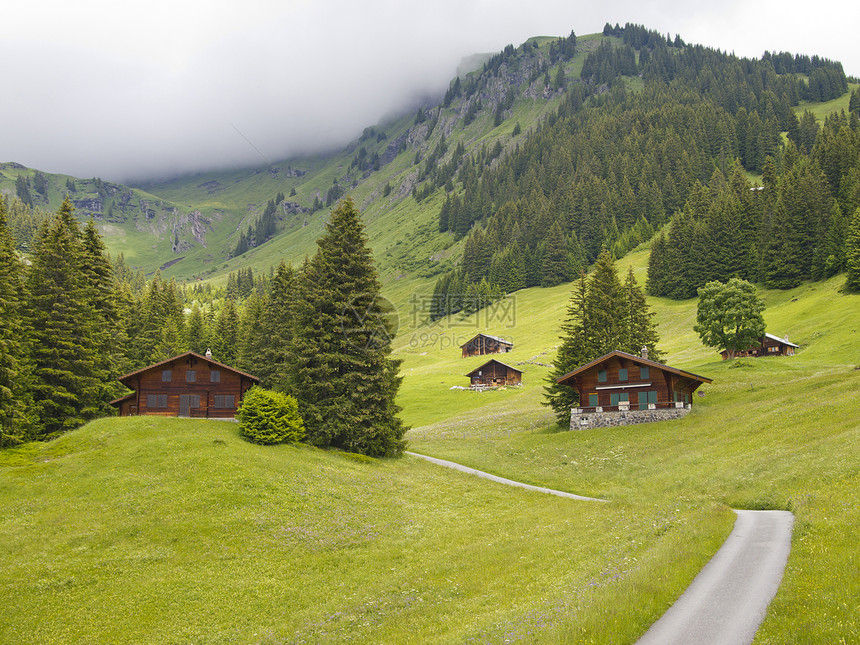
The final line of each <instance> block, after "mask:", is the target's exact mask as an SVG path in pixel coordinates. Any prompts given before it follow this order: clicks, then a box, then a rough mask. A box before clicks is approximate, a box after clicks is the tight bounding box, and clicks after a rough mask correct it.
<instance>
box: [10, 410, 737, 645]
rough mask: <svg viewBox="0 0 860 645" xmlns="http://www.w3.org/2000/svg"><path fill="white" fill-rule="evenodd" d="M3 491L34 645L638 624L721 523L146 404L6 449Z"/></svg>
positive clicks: (434, 635)
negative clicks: (134, 412)
mask: <svg viewBox="0 0 860 645" xmlns="http://www.w3.org/2000/svg"><path fill="white" fill-rule="evenodd" d="M0 508H2V511H0V540H2V543H3V545H4V557H3V559H2V563H0V594H2V597H3V599H4V605H5V612H4V620H3V621H0V642H6V643H13V642H14V643H39V644H43V643H70V642H86V643H112V644H113V643H164V642H171V643H302V642H314V643H317V642H321V643H322V642H345V641H350V642H367V643H383V642H385V643H410V642H411V643H427V642H442V643H460V642H464V641H469V640H476V641H478V642H503V641H505V640H506V639H515V640H520V641H525V642H530V641H542V640H544V635H545V634H546V633H547V631H548V630H549V631H550V632H552V630H554V629H557V628H559V627H561V626H564V625H568V624H570V621H571V620H575V622H576V625H577V629H579V628H581V629H583V630H585V631H586V632H587V633H589V634H594V635H597V637H598V639H599V640H600V641H601V642H618V641H617V639H619V638H621V639H624V640H626V641H629V640H630V639H631V638H633V636H634V635H635V634H636V633H637V632H638V631H641V629H642V628H644V626H646V625H647V624H649V623H650V622H651V621H653V620H654V619H655V618H656V617H657V616H658V615H659V612H660V609H661V607H662V605H664V604H665V603H666V602H668V599H669V598H668V596H667V591H666V590H667V589H669V590H671V589H674V588H675V587H677V586H678V585H679V584H680V582H679V581H680V580H684V579H686V578H688V577H689V576H691V575H693V574H694V573H695V571H696V570H697V569H698V568H699V567H700V566H701V565H702V564H703V562H704V561H706V559H707V557H708V556H709V554H710V553H712V552H713V550H714V549H715V548H716V547H717V546H718V544H719V542H720V541H721V540H722V539H723V537H724V536H725V534H726V533H727V531H728V530H729V527H730V524H731V514H730V513H728V512H727V511H726V510H725V509H724V508H721V507H720V506H719V505H716V504H704V505H699V506H698V508H696V509H694V510H690V511H687V512H686V513H685V514H684V516H683V520H684V521H683V522H682V521H680V519H679V516H678V513H677V506H676V504H675V503H666V502H665V501H663V500H660V501H659V503H655V504H653V505H650V506H649V507H648V508H633V507H631V506H629V505H627V504H624V503H615V504H600V503H588V502H572V501H570V500H564V499H560V498H556V497H553V496H549V495H543V494H539V493H530V492H528V491H520V490H517V489H511V488H509V487H502V486H499V485H497V484H494V483H492V482H486V481H484V480H480V479H477V478H475V477H470V476H467V475H462V474H459V473H455V472H453V471H449V470H447V469H443V468H439V467H437V466H434V465H432V464H427V463H425V462H423V461H421V460H418V459H414V458H404V459H401V460H387V461H373V460H368V459H360V460H359V459H351V458H347V457H346V456H343V455H341V454H337V453H328V452H323V451H320V450H316V449H311V448H307V447H299V448H295V447H287V446H279V447H267V448H264V447H259V446H254V445H251V444H248V443H245V442H243V441H241V440H240V439H239V438H238V433H237V428H236V426H235V425H234V424H231V423H228V422H207V421H198V420H195V421H192V420H178V419H167V420H165V419H152V418H132V419H104V420H101V421H98V422H94V423H91V424H89V425H87V426H85V427H83V428H81V429H79V430H76V431H74V432H71V433H69V434H67V435H65V436H63V437H62V438H60V439H58V440H57V441H55V442H52V443H49V444H32V445H28V446H24V447H22V448H18V449H14V450H6V451H3V452H2V453H0ZM678 557H680V558H681V563H680V566H677V567H673V566H670V565H671V564H672V562H673V560H674V559H675V558H678ZM544 642H546V641H545V640H544Z"/></svg>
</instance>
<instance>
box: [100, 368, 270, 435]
mask: <svg viewBox="0 0 860 645" xmlns="http://www.w3.org/2000/svg"><path fill="white" fill-rule="evenodd" d="M208 353H209V352H207V354H208ZM119 381H120V383H122V384H123V385H125V386H126V387H127V388H129V389H131V390H134V392H132V393H131V394H127V395H126V396H123V397H120V398H118V399H116V400H114V401H111V405H113V406H115V407H117V408H119V415H120V416H121V417H128V416H136V415H139V414H151V415H158V416H164V417H195V418H206V419H223V418H232V417H235V416H236V409H237V408H238V407H239V403H240V401H241V400H242V397H243V396H244V395H245V392H247V391H248V390H249V389H250V388H251V386H252V385H256V384H258V383H259V382H260V379H258V378H257V377H256V376H252V375H251V374H246V373H245V372H240V371H239V370H237V369H235V368H233V367H230V366H229V365H224V364H223V363H219V362H218V361H215V360H212V358H211V357H209V356H201V355H200V354H196V353H195V352H185V353H184V354H180V355H179V356H174V357H173V358H169V359H167V360H166V361H161V362H160V363H156V364H155V365H150V366H149V367H144V368H143V369H139V370H137V371H135V372H131V373H130V374H126V375H125V376H121V377H119Z"/></svg>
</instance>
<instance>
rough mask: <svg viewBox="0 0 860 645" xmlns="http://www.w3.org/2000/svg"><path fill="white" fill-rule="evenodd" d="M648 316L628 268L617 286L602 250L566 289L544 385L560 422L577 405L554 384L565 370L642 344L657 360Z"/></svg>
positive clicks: (571, 390)
mask: <svg viewBox="0 0 860 645" xmlns="http://www.w3.org/2000/svg"><path fill="white" fill-rule="evenodd" d="M653 316H654V314H653V313H651V312H650V311H649V309H648V303H647V302H646V300H645V295H644V294H643V292H642V289H641V288H640V287H639V284H638V283H637V282H636V277H635V276H634V275H633V270H632V269H631V270H629V271H628V273H627V278H626V280H625V282H624V284H623V285H622V284H621V282H620V281H619V279H618V272H617V270H616V268H615V261H614V260H613V259H612V255H611V254H610V253H609V252H608V251H606V250H603V251H602V252H601V253H600V255H599V256H598V258H597V262H596V263H595V266H594V271H593V273H592V275H591V277H590V278H586V275H585V273H584V272H583V273H582V274H581V275H580V278H579V280H578V281H577V283H576V286H575V287H574V289H573V292H572V293H571V297H570V301H569V302H568V305H567V317H566V319H565V322H564V324H563V325H562V328H561V330H562V337H561V345H560V346H559V348H558V354H557V355H556V359H555V361H554V362H553V365H554V367H553V370H552V372H551V373H550V375H549V377H548V378H547V385H546V386H545V387H544V405H548V406H550V407H552V409H553V411H554V412H555V414H556V419H557V420H558V423H559V424H561V425H564V424H566V423H568V422H569V421H570V409H571V407H573V406H574V405H576V404H578V403H579V400H578V394H577V392H576V390H575V389H574V388H572V387H569V386H567V385H559V384H558V383H557V380H558V379H559V378H561V377H562V376H564V375H565V374H567V373H569V372H571V371H572V370H574V369H575V368H577V367H579V366H580V365H584V364H585V363H588V362H589V361H593V360H594V359H595V358H599V357H600V356H603V355H604V354H608V353H609V352H611V351H613V350H616V349H619V350H621V351H625V352H628V353H630V354H639V352H640V351H641V349H642V347H643V346H644V347H647V348H648V351H649V358H650V359H651V360H660V357H661V354H660V351H659V350H658V349H657V343H658V342H659V336H658V334H657V328H656V325H655V324H654V321H653V320H652V318H653Z"/></svg>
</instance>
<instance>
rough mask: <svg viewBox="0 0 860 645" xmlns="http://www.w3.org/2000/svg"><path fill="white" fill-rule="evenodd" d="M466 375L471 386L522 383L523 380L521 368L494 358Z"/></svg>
mask: <svg viewBox="0 0 860 645" xmlns="http://www.w3.org/2000/svg"><path fill="white" fill-rule="evenodd" d="M466 376H468V377H469V379H470V381H471V386H472V387H500V386H503V385H522V382H523V372H522V370H518V369H517V368H516V367H511V366H510V365H505V364H504V363H502V362H501V361H497V360H496V359H495V358H494V359H492V360H489V361H487V362H486V363H484V364H483V365H481V366H480V367H478V368H476V369H474V370H472V371H471V372H469V373H468V374H466Z"/></svg>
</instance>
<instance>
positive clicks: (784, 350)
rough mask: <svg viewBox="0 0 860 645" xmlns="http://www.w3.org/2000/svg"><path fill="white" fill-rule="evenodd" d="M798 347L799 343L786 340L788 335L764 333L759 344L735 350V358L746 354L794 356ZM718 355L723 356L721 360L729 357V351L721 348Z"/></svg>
mask: <svg viewBox="0 0 860 645" xmlns="http://www.w3.org/2000/svg"><path fill="white" fill-rule="evenodd" d="M799 347H800V345H795V344H794V343H790V342H788V336H786V337H785V338H780V337H779V336H774V335H773V334H767V333H766V334H765V335H764V336H762V337H761V343H760V344H758V345H756V346H755V347H750V348H749V349H746V350H743V351H739V352H735V358H743V357H746V356H752V357H758V356H794V350H796V349H798V348H799ZM720 356H722V357H723V360H726V359H727V358H728V357H729V353H728V352H727V351H726V350H722V351H721V352H720Z"/></svg>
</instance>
